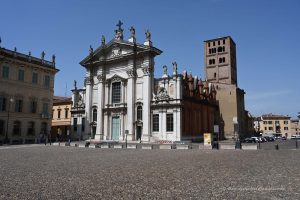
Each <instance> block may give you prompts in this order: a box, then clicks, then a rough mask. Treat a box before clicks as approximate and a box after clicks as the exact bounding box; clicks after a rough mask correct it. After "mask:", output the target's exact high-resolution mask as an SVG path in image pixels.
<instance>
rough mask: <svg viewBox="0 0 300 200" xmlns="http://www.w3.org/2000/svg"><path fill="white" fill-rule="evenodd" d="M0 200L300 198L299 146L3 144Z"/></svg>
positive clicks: (0, 151)
mask: <svg viewBox="0 0 300 200" xmlns="http://www.w3.org/2000/svg"><path fill="white" fill-rule="evenodd" d="M0 158H1V170H0V177H1V181H0V199H5V200H6V199H9V200H10V199H12V200H15V199H88V200H89V199H109V200H111V199H130V200H131V199H299V197H300V191H299V187H300V183H299V177H300V172H299V166H300V159H299V158H300V151H299V150H288V149H282V150H279V151H275V150H268V151H265V150H262V151H237V150H226V151H212V150H201V151H199V149H190V150H187V151H176V150H163V151H162V150H159V149H153V150H151V151H145V150H142V149H136V150H134V151H131V150H130V151H126V150H125V151H124V150H120V149H113V148H111V149H101V148H96V149H93V148H75V147H66V148H63V147H58V146H43V145H39V146H32V147H23V146H18V148H15V146H11V147H8V148H0Z"/></svg>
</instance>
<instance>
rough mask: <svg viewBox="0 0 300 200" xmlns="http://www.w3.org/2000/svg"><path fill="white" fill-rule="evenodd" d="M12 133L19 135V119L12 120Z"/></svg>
mask: <svg viewBox="0 0 300 200" xmlns="http://www.w3.org/2000/svg"><path fill="white" fill-rule="evenodd" d="M13 134H14V135H21V122H20V121H14V128H13Z"/></svg>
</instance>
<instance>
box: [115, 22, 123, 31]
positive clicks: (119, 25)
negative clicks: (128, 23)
mask: <svg viewBox="0 0 300 200" xmlns="http://www.w3.org/2000/svg"><path fill="white" fill-rule="evenodd" d="M122 25H123V23H122V22H121V20H119V22H118V23H117V25H116V26H117V27H119V30H122V27H121V26H122Z"/></svg>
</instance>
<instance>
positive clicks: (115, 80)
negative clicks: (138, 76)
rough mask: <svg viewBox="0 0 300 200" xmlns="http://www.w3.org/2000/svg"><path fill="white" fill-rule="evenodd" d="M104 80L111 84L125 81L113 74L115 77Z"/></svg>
mask: <svg viewBox="0 0 300 200" xmlns="http://www.w3.org/2000/svg"><path fill="white" fill-rule="evenodd" d="M106 80H107V81H109V82H111V83H112V82H119V81H120V82H123V81H125V80H126V79H125V78H123V77H121V76H119V75H117V74H115V75H113V76H112V77H110V78H108V79H106Z"/></svg>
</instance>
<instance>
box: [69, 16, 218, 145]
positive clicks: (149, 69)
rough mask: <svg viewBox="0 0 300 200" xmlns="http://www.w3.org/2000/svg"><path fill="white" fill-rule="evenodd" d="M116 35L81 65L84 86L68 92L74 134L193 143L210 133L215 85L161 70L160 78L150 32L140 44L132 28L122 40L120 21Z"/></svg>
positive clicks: (214, 112)
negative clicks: (191, 141) (155, 75)
mask: <svg viewBox="0 0 300 200" xmlns="http://www.w3.org/2000/svg"><path fill="white" fill-rule="evenodd" d="M117 27H118V28H117V30H115V37H114V38H113V39H112V40H111V41H109V42H108V43H106V42H105V38H104V36H102V40H101V45H100V47H98V48H97V49H96V50H94V49H93V48H92V47H91V46H90V51H89V55H88V56H87V57H86V58H84V59H83V60H82V61H81V62H80V64H81V65H82V66H83V67H84V68H85V69H86V75H85V80H84V87H83V88H82V89H78V88H77V84H76V81H75V82H74V87H73V90H72V93H73V94H72V101H73V105H72V108H71V114H72V122H71V123H72V127H73V130H72V131H73V132H75V133H73V135H74V134H75V135H76V134H77V137H78V138H80V139H88V138H92V139H95V140H115V141H124V140H125V139H127V140H129V141H143V142H155V141H160V140H165V141H180V140H197V139H201V138H202V137H203V133H205V132H213V128H214V125H215V124H217V123H218V120H219V119H218V112H219V108H218V105H217V101H216V89H215V87H214V85H213V84H211V83H208V82H205V81H202V80H201V79H198V77H197V76H195V77H193V75H192V74H187V73H186V72H183V74H179V73H178V72H177V63H176V62H173V63H172V65H173V70H172V73H171V74H169V73H168V68H167V66H163V71H164V72H163V75H162V76H161V77H160V78H155V77H154V69H155V61H154V60H155V57H156V56H158V55H160V54H161V53H162V51H161V50H159V49H158V48H156V47H154V46H153V45H152V42H151V33H150V32H149V31H147V32H146V33H145V35H146V39H145V41H144V43H143V44H139V43H137V41H136V38H135V29H134V28H133V27H131V29H130V37H129V39H128V40H125V39H124V37H123V31H124V30H123V28H122V23H121V22H120V21H119V23H118V24H117Z"/></svg>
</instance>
